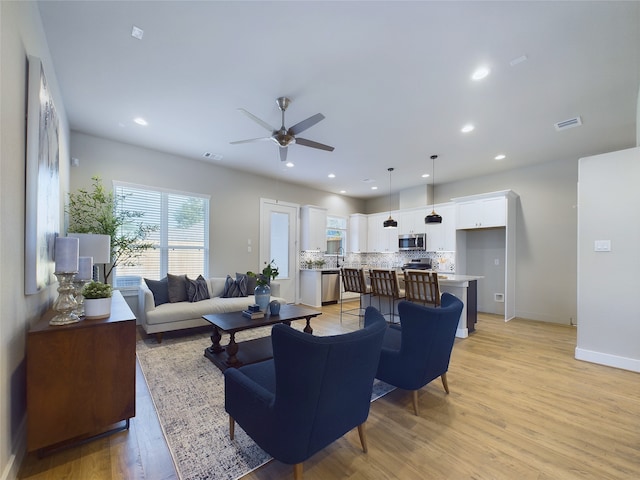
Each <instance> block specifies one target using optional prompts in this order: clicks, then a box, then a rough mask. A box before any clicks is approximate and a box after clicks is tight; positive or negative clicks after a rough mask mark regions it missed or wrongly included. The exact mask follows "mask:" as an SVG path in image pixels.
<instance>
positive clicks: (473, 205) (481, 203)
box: [456, 195, 507, 230]
mask: <svg viewBox="0 0 640 480" xmlns="http://www.w3.org/2000/svg"><path fill="white" fill-rule="evenodd" d="M456 219H457V228H458V230H468V229H472V228H491V227H504V226H505V225H506V224H507V198H506V196H504V195H500V196H496V197H492V198H478V199H476V200H470V201H464V202H459V203H456Z"/></svg>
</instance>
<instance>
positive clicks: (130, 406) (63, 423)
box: [27, 290, 136, 452]
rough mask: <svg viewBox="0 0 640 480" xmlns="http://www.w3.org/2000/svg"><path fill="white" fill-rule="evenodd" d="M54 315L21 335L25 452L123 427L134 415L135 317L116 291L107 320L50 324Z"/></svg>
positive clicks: (51, 313)
mask: <svg viewBox="0 0 640 480" xmlns="http://www.w3.org/2000/svg"><path fill="white" fill-rule="evenodd" d="M54 314H55V312H53V311H52V310H50V311H48V312H47V313H46V314H45V315H43V316H42V318H41V319H40V320H39V321H38V322H37V323H36V324H35V325H34V326H33V327H32V328H31V330H29V333H28V335H27V450H28V451H30V452H31V451H34V450H40V451H45V450H46V449H48V448H56V447H57V446H63V445H66V443H73V442H74V441H76V440H79V441H84V440H86V439H90V438H93V437H94V436H102V435H105V434H107V433H111V432H115V431H119V430H123V429H125V428H128V427H129V419H130V418H131V417H134V416H135V414H136V392H135V385H136V321H135V317H134V315H133V313H132V312H131V309H130V308H129V306H128V305H127V303H126V301H125V300H124V298H123V297H122V295H121V293H120V292H119V291H117V290H115V291H114V292H113V297H112V302H111V316H110V317H109V318H105V319H99V320H82V321H80V322H78V323H72V324H70V325H63V326H51V325H49V320H50V319H51V317H52V316H53V315H54ZM119 422H125V423H124V425H120V426H117V425H115V424H117V423H119ZM114 426H115V427H116V428H114Z"/></svg>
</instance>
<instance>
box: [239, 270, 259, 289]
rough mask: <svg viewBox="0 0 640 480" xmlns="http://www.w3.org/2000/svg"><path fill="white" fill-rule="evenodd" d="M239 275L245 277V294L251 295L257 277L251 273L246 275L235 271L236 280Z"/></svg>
mask: <svg viewBox="0 0 640 480" xmlns="http://www.w3.org/2000/svg"><path fill="white" fill-rule="evenodd" d="M241 276H243V277H246V279H247V295H252V294H253V291H254V290H255V289H256V282H257V280H258V279H257V278H256V277H255V276H253V275H247V274H246V273H237V272H236V280H237V279H238V278H239V277H241Z"/></svg>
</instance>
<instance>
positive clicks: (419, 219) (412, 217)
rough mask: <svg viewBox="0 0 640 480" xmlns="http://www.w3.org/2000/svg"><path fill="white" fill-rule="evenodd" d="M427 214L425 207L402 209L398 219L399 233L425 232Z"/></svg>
mask: <svg viewBox="0 0 640 480" xmlns="http://www.w3.org/2000/svg"><path fill="white" fill-rule="evenodd" d="M430 211H431V210H429V212H430ZM426 215H427V210H426V209H425V208H424V207H420V208H417V209H414V208H412V209H411V210H401V211H400V212H399V213H398V218H397V219H396V220H398V234H399V235H407V234H411V233H425V231H426V229H425V224H424V217H425V216H426Z"/></svg>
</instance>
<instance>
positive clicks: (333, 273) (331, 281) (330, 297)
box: [321, 270, 340, 305]
mask: <svg viewBox="0 0 640 480" xmlns="http://www.w3.org/2000/svg"><path fill="white" fill-rule="evenodd" d="M321 278H322V298H321V301H322V305H329V304H331V303H338V300H340V270H323V271H322V275H321Z"/></svg>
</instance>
